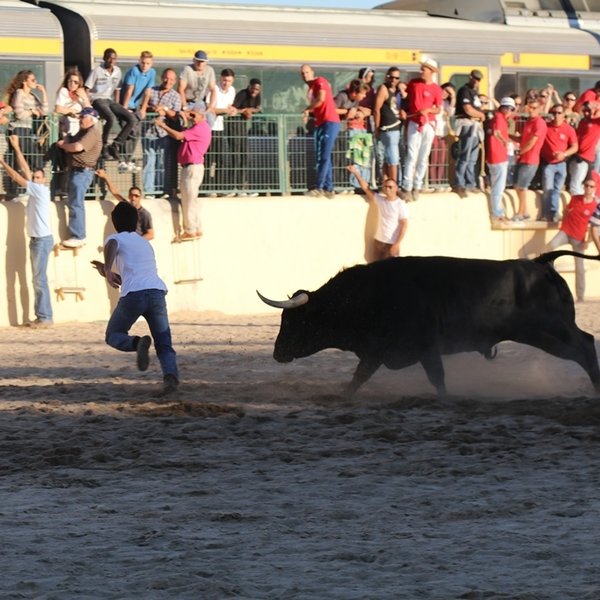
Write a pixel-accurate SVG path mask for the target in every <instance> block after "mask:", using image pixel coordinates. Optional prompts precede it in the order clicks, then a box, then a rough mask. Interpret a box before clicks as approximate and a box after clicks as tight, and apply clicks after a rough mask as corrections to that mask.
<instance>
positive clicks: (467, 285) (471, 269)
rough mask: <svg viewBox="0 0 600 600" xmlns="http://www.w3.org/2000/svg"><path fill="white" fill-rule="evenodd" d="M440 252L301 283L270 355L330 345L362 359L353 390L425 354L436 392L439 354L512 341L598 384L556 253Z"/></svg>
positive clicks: (484, 349)
mask: <svg viewBox="0 0 600 600" xmlns="http://www.w3.org/2000/svg"><path fill="white" fill-rule="evenodd" d="M564 255H570V256H579V257H584V258H590V259H595V260H600V257H595V256H584V255H582V254H578V253H575V252H571V251H568V250H563V251H555V252H550V253H547V254H543V255H541V256H539V257H538V258H536V259H534V260H504V261H497V260H479V259H463V258H450V257H442V256H432V257H406V258H390V259H387V260H384V261H379V262H375V263H371V264H369V265H357V266H355V267H351V268H349V269H346V270H344V271H341V272H340V273H338V274H337V275H336V276H335V277H333V278H332V279H330V280H329V281H328V282H327V283H326V284H325V285H323V286H322V287H321V288H319V289H318V290H316V291H314V292H307V291H302V290H301V291H298V292H296V293H295V294H294V295H293V296H292V298H291V299H290V300H285V301H282V302H279V301H273V300H268V299H267V298H265V297H264V296H262V295H261V294H260V293H259V296H260V297H261V299H262V300H263V301H264V302H266V303H267V304H269V305H271V306H275V307H278V308H283V309H284V310H283V313H282V316H281V327H280V330H279V334H278V336H277V340H276V341H275V350H274V352H273V357H274V358H275V360H277V361H279V362H290V361H292V360H293V359H294V358H301V357H304V356H309V355H311V354H314V353H315V352H318V351H320V350H323V349H325V348H339V349H340V350H349V351H352V352H354V353H355V354H356V355H357V356H358V358H359V364H358V366H357V367H356V370H355V372H354V376H353V378H352V381H351V382H350V384H349V385H348V386H347V387H346V390H345V391H346V393H347V394H353V393H354V392H355V391H356V390H357V389H358V388H359V387H360V386H361V385H362V384H363V383H364V382H365V381H367V380H368V379H369V377H371V375H373V373H375V371H376V370H377V369H378V368H379V367H380V366H381V365H385V366H386V367H388V368H389V369H401V368H403V367H407V366H409V365H412V364H415V363H417V362H420V363H421V364H422V365H423V368H424V369H425V372H426V373H427V377H428V378H429V381H431V383H432V384H433V385H434V386H435V388H436V390H437V392H438V394H439V395H445V394H446V385H445V382H444V366H443V363H442V355H444V354H454V353H457V352H471V351H478V352H481V353H482V354H484V355H485V356H487V357H490V356H491V355H492V349H493V347H494V345H495V344H497V343H498V342H501V341H504V340H512V341H515V342H519V343H522V344H528V345H530V346H534V347H536V348H541V349H542V350H544V351H546V352H548V353H549V354H553V355H554V356H558V357H560V358H564V359H568V360H574V361H575V362H577V363H578V364H580V365H581V366H582V367H583V369H585V371H586V372H587V374H588V375H589V377H590V379H591V380H592V383H593V384H594V386H595V388H596V391H600V370H599V369H598V360H597V357H596V349H595V345H594V337H593V336H592V335H590V334H589V333H586V332H585V331H582V330H581V329H579V328H578V327H577V325H576V324H575V306H574V303H573V296H572V295H571V292H570V290H569V287H568V286H567V283H566V282H565V280H564V279H563V278H562V277H561V276H560V275H559V274H558V273H557V272H556V271H555V270H554V268H553V265H552V263H553V261H554V260H555V259H556V258H558V257H559V256H564Z"/></svg>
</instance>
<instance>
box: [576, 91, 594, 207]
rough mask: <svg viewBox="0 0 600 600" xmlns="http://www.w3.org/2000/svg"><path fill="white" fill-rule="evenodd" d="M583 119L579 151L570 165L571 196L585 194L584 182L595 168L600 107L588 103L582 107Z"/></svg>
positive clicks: (580, 128) (580, 123)
mask: <svg viewBox="0 0 600 600" xmlns="http://www.w3.org/2000/svg"><path fill="white" fill-rule="evenodd" d="M581 110H582V113H583V117H582V119H581V121H579V125H578V126H577V142H578V144H579V149H578V151H577V154H575V155H574V156H573V158H572V159H571V162H570V163H569V175H570V176H571V183H570V185H569V192H570V193H571V195H574V194H583V186H582V183H583V180H584V179H586V178H587V176H588V173H589V171H590V170H591V169H592V168H593V166H594V160H595V158H596V147H597V146H598V142H599V141H600V106H599V105H598V104H596V103H593V104H590V103H589V102H586V103H585V104H584V105H583V107H582V109H581Z"/></svg>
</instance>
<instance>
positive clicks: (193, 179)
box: [154, 103, 211, 240]
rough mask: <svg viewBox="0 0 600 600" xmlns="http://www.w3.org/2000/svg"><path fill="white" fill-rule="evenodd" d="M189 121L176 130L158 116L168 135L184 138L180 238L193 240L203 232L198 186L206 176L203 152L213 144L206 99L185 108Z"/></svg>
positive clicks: (157, 124) (181, 147) (180, 159)
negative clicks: (207, 118) (190, 108)
mask: <svg viewBox="0 0 600 600" xmlns="http://www.w3.org/2000/svg"><path fill="white" fill-rule="evenodd" d="M182 116H183V118H184V119H185V121H186V123H188V122H190V121H191V123H192V125H191V127H189V128H186V129H184V130H183V131H176V130H175V129H173V128H172V127H169V126H168V125H167V124H166V123H165V122H164V121H161V120H160V119H156V121H154V122H155V124H156V126H157V127H160V128H161V129H164V130H165V131H166V132H167V134H168V135H170V136H171V137H172V138H174V139H175V140H177V141H179V142H181V144H180V146H179V152H178V154H177V160H178V161H179V164H180V165H181V182H180V188H181V208H182V212H183V233H182V234H181V236H179V234H178V239H180V240H193V239H196V238H199V237H201V236H202V233H203V232H202V220H201V210H202V200H201V199H200V198H199V197H198V189H199V188H200V186H201V185H202V180H203V178H204V156H205V154H206V151H207V150H208V147H209V146H210V140H211V130H210V125H209V124H208V122H207V120H206V118H205V110H204V103H200V105H199V107H198V108H196V107H195V106H193V105H192V110H187V111H183V112H182Z"/></svg>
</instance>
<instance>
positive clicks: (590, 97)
mask: <svg viewBox="0 0 600 600" xmlns="http://www.w3.org/2000/svg"><path fill="white" fill-rule="evenodd" d="M598 103H600V81H596V83H595V84H594V87H593V88H590V89H589V90H585V92H583V94H581V96H579V98H577V102H575V105H574V106H573V111H574V112H576V113H580V114H583V108H584V106H585V105H586V104H589V105H591V107H592V111H593V110H594V105H595V104H598ZM592 163H593V165H592V166H593V168H594V171H596V172H598V171H600V141H599V142H598V143H597V144H596V148H595V151H594V159H593V161H592ZM582 181H583V180H582ZM580 188H581V186H580ZM577 193H578V194H581V193H582V191H579V192H577Z"/></svg>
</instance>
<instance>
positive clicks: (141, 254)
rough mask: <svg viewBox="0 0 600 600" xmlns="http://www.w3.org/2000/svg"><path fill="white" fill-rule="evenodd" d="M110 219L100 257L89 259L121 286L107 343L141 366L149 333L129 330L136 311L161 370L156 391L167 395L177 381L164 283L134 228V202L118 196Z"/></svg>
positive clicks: (149, 248)
mask: <svg viewBox="0 0 600 600" xmlns="http://www.w3.org/2000/svg"><path fill="white" fill-rule="evenodd" d="M111 219H112V222H113V225H114V227H115V229H116V231H117V233H113V234H112V235H109V236H108V237H107V238H106V242H105V244H104V263H101V262H99V261H92V264H93V265H94V267H95V268H96V269H97V270H98V272H99V273H100V275H102V276H103V277H106V280H107V281H108V284H109V285H110V286H111V287H113V288H115V289H118V288H119V287H120V288H121V291H120V297H119V302H118V304H117V307H116V308H115V310H114V312H113V314H112V315H111V317H110V320H109V321H108V325H107V326H106V336H105V339H106V343H107V344H108V345H109V346H112V347H113V348H116V349H117V350H121V351H122V352H135V353H136V358H137V367H138V369H139V370H140V371H145V370H146V369H147V368H148V365H149V360H150V359H149V356H148V351H149V348H150V344H151V342H152V339H151V338H150V336H149V335H144V336H137V335H129V330H130V329H131V327H132V325H133V324H134V323H135V322H136V321H137V320H138V318H139V317H144V319H146V321H147V323H148V326H149V327H150V333H151V334H152V338H153V339H154V348H155V349H156V354H157V356H158V360H159V361H160V366H161V369H162V372H163V381H164V387H163V389H162V392H161V393H160V394H159V395H166V394H169V393H171V392H174V391H175V390H176V389H177V386H178V385H179V376H178V371H177V360H176V355H175V350H174V349H173V345H172V341H171V328H170V326H169V315H168V313H167V304H166V302H165V296H166V294H167V286H166V285H165V283H164V281H163V280H162V279H161V278H160V277H159V276H158V271H157V269H156V259H155V257H154V250H153V249H152V246H151V245H150V243H149V242H148V240H147V239H145V238H143V237H142V236H140V235H138V234H137V233H136V228H137V220H138V214H137V210H136V209H135V206H133V205H132V204H129V203H127V202H119V203H118V204H117V205H116V206H115V208H114V209H113V211H112V213H111ZM113 267H114V269H115V270H114V271H113Z"/></svg>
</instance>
